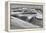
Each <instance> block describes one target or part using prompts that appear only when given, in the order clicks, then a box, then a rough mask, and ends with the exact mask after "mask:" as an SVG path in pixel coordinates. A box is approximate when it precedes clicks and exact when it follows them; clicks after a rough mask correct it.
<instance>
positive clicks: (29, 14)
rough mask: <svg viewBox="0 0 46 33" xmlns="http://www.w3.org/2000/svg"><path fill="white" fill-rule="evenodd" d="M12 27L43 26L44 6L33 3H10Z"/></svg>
mask: <svg viewBox="0 0 46 33" xmlns="http://www.w3.org/2000/svg"><path fill="white" fill-rule="evenodd" d="M10 11H11V15H10V16H11V18H10V19H11V22H10V28H11V29H30V28H41V27H43V6H42V5H32V4H10Z"/></svg>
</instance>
